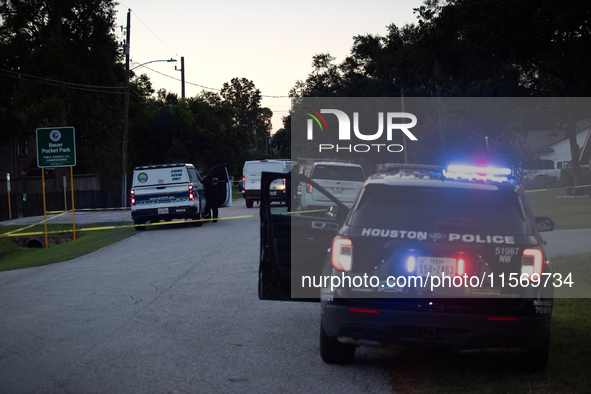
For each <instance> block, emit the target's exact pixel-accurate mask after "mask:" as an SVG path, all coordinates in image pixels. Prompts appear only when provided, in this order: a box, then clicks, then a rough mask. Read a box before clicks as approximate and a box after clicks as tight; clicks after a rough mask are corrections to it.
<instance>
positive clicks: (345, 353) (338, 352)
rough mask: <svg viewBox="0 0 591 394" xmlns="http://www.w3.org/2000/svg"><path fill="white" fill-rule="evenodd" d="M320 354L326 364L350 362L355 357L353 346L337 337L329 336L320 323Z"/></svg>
mask: <svg viewBox="0 0 591 394" xmlns="http://www.w3.org/2000/svg"><path fill="white" fill-rule="evenodd" d="M320 356H321V357H322V360H323V361H324V362H325V363H328V364H350V363H352V362H353V360H354V359H355V346H353V345H348V344H346V343H341V342H339V340H338V339H337V337H329V336H328V335H326V333H325V332H324V328H323V327H322V324H321V325H320Z"/></svg>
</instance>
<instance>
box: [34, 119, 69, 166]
mask: <svg viewBox="0 0 591 394" xmlns="http://www.w3.org/2000/svg"><path fill="white" fill-rule="evenodd" d="M75 165H76V138H75V136H74V128H73V127H48V128H42V129H37V166H38V167H40V168H43V167H71V166H75Z"/></svg>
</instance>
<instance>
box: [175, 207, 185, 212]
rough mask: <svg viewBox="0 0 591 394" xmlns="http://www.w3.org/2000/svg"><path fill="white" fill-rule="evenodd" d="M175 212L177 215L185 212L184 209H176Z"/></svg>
mask: <svg viewBox="0 0 591 394" xmlns="http://www.w3.org/2000/svg"><path fill="white" fill-rule="evenodd" d="M176 212H177V213H179V212H185V208H177V209H176Z"/></svg>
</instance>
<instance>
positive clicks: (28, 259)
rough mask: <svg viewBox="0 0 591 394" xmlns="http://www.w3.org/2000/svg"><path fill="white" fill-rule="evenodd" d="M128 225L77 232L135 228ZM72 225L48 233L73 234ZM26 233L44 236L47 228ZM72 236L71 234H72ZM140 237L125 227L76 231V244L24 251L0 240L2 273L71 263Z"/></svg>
mask: <svg viewBox="0 0 591 394" xmlns="http://www.w3.org/2000/svg"><path fill="white" fill-rule="evenodd" d="M131 224H132V223H131V222H125V223H100V224H88V225H85V226H80V227H78V226H77V227H76V229H77V230H84V229H85V228H96V227H107V226H108V227H113V226H115V227H117V226H124V225H128V226H129V225H131ZM18 228H19V227H17V226H2V227H0V235H1V234H5V233H8V232H11V231H14V230H16V229H18ZM71 229H72V226H71V225H68V224H49V225H47V230H48V232H52V231H66V230H71ZM24 231H25V232H26V233H34V232H40V231H41V232H42V231H43V226H42V225H36V226H34V227H31V228H28V229H26V230H24ZM70 233H71V232H70ZM135 233H136V230H135V228H133V227H123V228H115V229H108V230H97V231H76V238H77V239H76V242H73V241H68V242H64V243H61V244H59V245H55V246H51V247H49V248H22V247H18V246H15V245H13V244H12V243H10V242H9V241H8V240H7V238H4V237H0V271H6V270H10V269H16V268H25V267H34V266H38V265H45V264H51V263H57V262H60V261H66V260H71V259H73V258H76V257H80V256H84V255H85V254H88V253H91V252H94V251H96V250H98V249H100V248H103V247H105V246H109V245H111V244H113V243H115V242H119V241H121V240H123V239H125V238H127V237H130V236H132V235H134V234H135Z"/></svg>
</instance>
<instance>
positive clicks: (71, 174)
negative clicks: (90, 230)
mask: <svg viewBox="0 0 591 394" xmlns="http://www.w3.org/2000/svg"><path fill="white" fill-rule="evenodd" d="M72 168H73V167H72V166H70V189H72V230H74V242H76V212H75V209H74V170H72Z"/></svg>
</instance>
